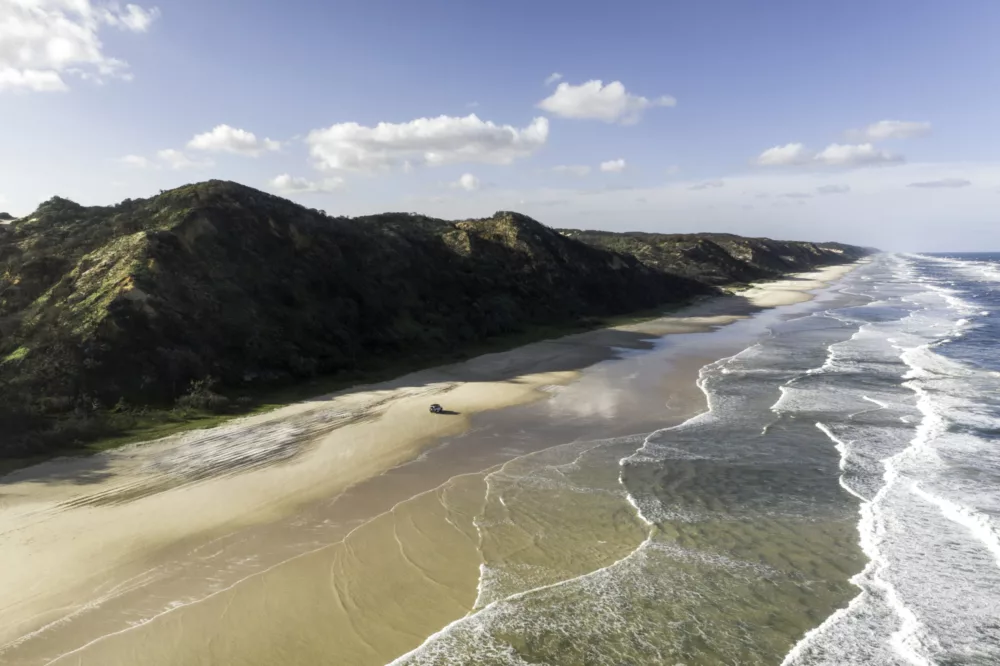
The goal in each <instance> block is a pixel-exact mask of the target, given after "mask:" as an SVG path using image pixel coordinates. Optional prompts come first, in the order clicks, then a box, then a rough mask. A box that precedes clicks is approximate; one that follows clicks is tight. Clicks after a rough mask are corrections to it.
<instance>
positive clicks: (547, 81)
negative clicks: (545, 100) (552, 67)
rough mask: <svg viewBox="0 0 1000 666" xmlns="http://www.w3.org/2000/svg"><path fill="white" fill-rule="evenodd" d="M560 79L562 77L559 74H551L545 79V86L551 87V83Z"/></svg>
mask: <svg viewBox="0 0 1000 666" xmlns="http://www.w3.org/2000/svg"><path fill="white" fill-rule="evenodd" d="M562 77H563V75H562V74H560V73H559V72H552V73H551V74H549V75H548V76H546V77H545V85H547V86H551V85H552V84H553V83H555V82H556V81H558V80H559V79H561V78H562Z"/></svg>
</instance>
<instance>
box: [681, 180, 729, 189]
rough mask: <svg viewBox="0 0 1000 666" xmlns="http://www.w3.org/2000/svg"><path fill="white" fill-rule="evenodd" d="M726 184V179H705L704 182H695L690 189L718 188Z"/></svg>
mask: <svg viewBox="0 0 1000 666" xmlns="http://www.w3.org/2000/svg"><path fill="white" fill-rule="evenodd" d="M725 186H726V181H724V180H706V181H703V182H700V183H695V184H694V185H691V186H690V187H689V188H688V189H689V190H710V189H717V188H720V187H725Z"/></svg>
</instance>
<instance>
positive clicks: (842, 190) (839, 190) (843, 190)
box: [816, 185, 851, 194]
mask: <svg viewBox="0 0 1000 666" xmlns="http://www.w3.org/2000/svg"><path fill="white" fill-rule="evenodd" d="M850 191H851V186H850V185H820V186H819V187H817V188H816V192H817V193H819V194H847V193H848V192H850Z"/></svg>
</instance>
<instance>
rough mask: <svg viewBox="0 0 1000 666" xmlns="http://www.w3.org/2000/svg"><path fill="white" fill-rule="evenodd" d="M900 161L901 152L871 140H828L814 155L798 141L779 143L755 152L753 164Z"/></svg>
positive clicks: (827, 164) (796, 164)
mask: <svg viewBox="0 0 1000 666" xmlns="http://www.w3.org/2000/svg"><path fill="white" fill-rule="evenodd" d="M902 161H903V158H902V157H901V156H899V155H895V154H893V153H888V152H886V151H884V150H878V149H876V148H875V146H873V145H872V144H871V143H862V144H840V143H831V144H830V145H829V146H827V147H826V148H824V149H823V150H821V151H820V152H818V153H816V154H815V155H811V154H810V151H808V150H807V149H806V147H805V146H804V145H802V144H801V143H787V144H785V145H783V146H774V147H773V148H768V149H767V150H765V151H764V152H762V153H761V154H760V155H758V156H757V164H759V165H761V166H793V165H795V166H805V165H810V164H811V165H826V166H841V167H852V166H855V167H856V166H867V165H873V164H891V163H896V162H902Z"/></svg>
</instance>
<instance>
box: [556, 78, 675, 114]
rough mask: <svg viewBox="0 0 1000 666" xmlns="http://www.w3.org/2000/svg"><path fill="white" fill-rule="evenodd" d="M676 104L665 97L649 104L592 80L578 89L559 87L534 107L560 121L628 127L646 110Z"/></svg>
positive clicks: (616, 83)
mask: <svg viewBox="0 0 1000 666" xmlns="http://www.w3.org/2000/svg"><path fill="white" fill-rule="evenodd" d="M676 104H677V100H676V99H674V98H673V97H670V96H669V95H664V96H662V97H658V98H656V99H654V100H649V99H646V98H645V97H640V96H638V95H633V94H631V93H629V92H628V91H626V90H625V86H624V85H622V83H621V81H612V82H611V83H609V84H608V85H604V84H603V83H602V82H601V81H600V80H598V79H594V80H592V81H587V82H586V83H582V84H580V85H578V86H574V85H571V84H569V83H566V82H563V83H560V84H559V85H558V86H556V90H555V92H553V93H552V95H550V96H549V97H546V98H545V99H543V100H542V101H541V102H539V103H538V107H539V108H541V109H544V110H545V111H548V112H549V113H553V114H555V115H557V116H562V117H563V118H586V119H592V120H603V121H604V122H606V123H614V122H619V123H622V124H632V123H635V122H638V121H639V118H640V117H641V116H642V112H643V111H645V110H646V109H648V108H651V107H654V106H675V105H676Z"/></svg>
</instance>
